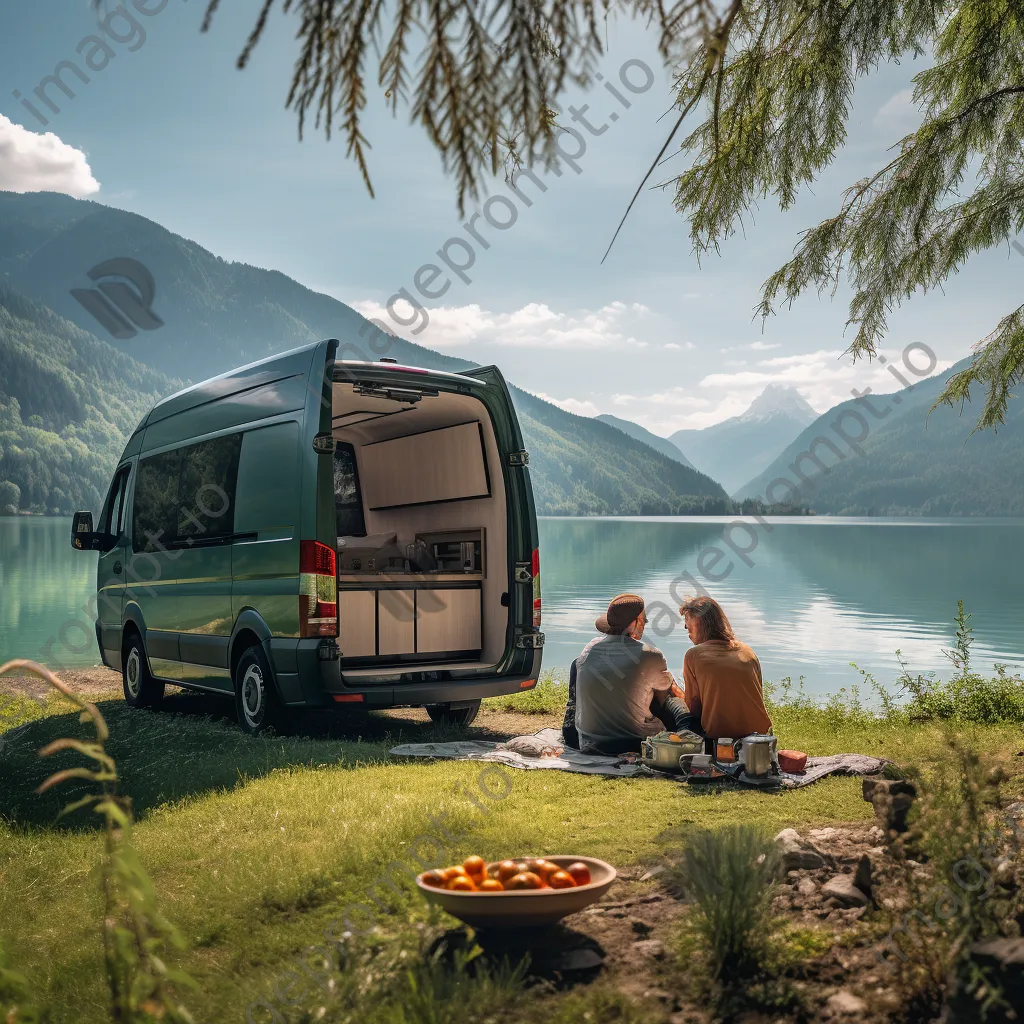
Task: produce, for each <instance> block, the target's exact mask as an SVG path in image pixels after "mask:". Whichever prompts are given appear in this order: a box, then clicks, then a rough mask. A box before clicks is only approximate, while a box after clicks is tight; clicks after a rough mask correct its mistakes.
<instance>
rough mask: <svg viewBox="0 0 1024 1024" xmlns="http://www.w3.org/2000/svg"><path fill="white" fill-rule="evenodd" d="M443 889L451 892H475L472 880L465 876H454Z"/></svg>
mask: <svg viewBox="0 0 1024 1024" xmlns="http://www.w3.org/2000/svg"><path fill="white" fill-rule="evenodd" d="M445 888H446V889H448V890H449V891H451V892H476V886H475V885H474V884H473V879H471V878H469V877H468V876H467V875H456V876H455V877H454V878H453V879H452V880H451V881H450V882H449V883H448V884H447V885H446V886H445Z"/></svg>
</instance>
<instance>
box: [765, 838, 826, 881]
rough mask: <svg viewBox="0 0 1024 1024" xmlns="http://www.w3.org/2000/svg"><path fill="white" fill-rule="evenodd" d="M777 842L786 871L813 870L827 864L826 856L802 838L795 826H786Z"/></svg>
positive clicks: (776, 839)
mask: <svg viewBox="0 0 1024 1024" xmlns="http://www.w3.org/2000/svg"><path fill="white" fill-rule="evenodd" d="M775 842H776V844H777V845H778V846H779V849H780V852H781V853H782V868H783V870H784V871H799V870H813V869H815V868H821V867H824V866H825V858H824V857H822V855H821V854H820V853H818V852H817V850H814V849H812V848H811V847H810V845H809V844H808V843H806V842H804V840H803V839H801V838H800V833H799V832H797V830H796V829H795V828H784V829H783V830H782V831H781V832H780V833H779V834H778V835H777V836H776V837H775Z"/></svg>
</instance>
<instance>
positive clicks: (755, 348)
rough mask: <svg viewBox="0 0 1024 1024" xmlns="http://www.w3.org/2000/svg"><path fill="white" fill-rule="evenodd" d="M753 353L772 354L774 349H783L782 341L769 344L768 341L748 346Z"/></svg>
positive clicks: (756, 342)
mask: <svg viewBox="0 0 1024 1024" xmlns="http://www.w3.org/2000/svg"><path fill="white" fill-rule="evenodd" d="M748 347H749V348H750V350H751V351H752V352H770V351H771V350H772V349H773V348H782V342H781V341H775V342H772V343H771V344H769V343H768V342H767V341H755V342H753V343H752V344H751V345H749V346H748Z"/></svg>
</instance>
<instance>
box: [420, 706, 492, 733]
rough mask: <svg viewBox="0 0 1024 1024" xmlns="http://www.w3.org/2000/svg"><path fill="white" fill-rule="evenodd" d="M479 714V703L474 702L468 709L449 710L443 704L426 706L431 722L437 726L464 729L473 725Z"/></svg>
mask: <svg viewBox="0 0 1024 1024" xmlns="http://www.w3.org/2000/svg"><path fill="white" fill-rule="evenodd" d="M479 713H480V701H478V700H475V701H473V703H472V704H470V705H469V707H464V708H450V707H446V706H445V705H444V704H428V705H427V714H428V715H429V716H430V720H431V721H432V722H437V724H438V725H454V726H458V727H459V728H460V729H465V728H467V727H468V726H470V725H472V724H473V721H474V719H475V718H476V716H477V715H478V714H479Z"/></svg>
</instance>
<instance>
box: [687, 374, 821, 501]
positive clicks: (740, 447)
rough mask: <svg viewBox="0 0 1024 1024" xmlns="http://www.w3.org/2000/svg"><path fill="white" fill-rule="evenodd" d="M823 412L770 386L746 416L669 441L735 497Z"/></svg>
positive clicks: (794, 393) (790, 390)
mask: <svg viewBox="0 0 1024 1024" xmlns="http://www.w3.org/2000/svg"><path fill="white" fill-rule="evenodd" d="M817 416H818V414H817V413H816V412H815V411H814V409H812V408H811V406H810V405H808V403H807V401H806V399H805V398H804V397H803V395H801V394H800V392H799V391H797V390H796V388H791V387H786V386H784V385H781V384H769V385H768V386H767V387H766V388H765V389H764V391H762V392H761V394H760V395H759V396H758V397H757V398H756V399H755V400H754V401H753V402H752V403H751V404H750V406H749V407H748V409H747V410H746V412H744V413H742V414H741V415H739V416H732V417H730V418H729V419H727V420H722V421H721V422H720V423H715V424H713V425H712V426H710V427H704V428H703V429H701V430H677V431H676V432H675V433H674V434H672V435H671V436H670V437H669V441H671V442H672V444H674V445H675V446H676V447H677V448H679V449H680V451H682V452H685V454H686V457H687V458H688V459H689V460H690V462H691V463H692V464H693V466H694V467H695V468H697V469H699V470H700V471H701V472H702V473H707V474H708V475H709V476H713V477H714V478H715V479H716V480H720V481H721V482H722V486H724V487H725V489H726V490H727V491H729V492H730V493H732V492H733V491H735V490H736V489H737V488H738V487H741V486H742V485H743V484H745V483H746V482H747V481H748V480H750V479H751V478H752V477H753V476H755V475H756V474H757V473H759V472H760V471H761V470H762V469H764V467H765V466H767V465H768V463H770V462H771V461H772V460H773V459H774V458H775V457H776V456H777V455H779V454H780V453H781V452H782V450H783V449H784V448H785V447H786V445H787V444H789V443H790V441H792V440H793V438H794V437H796V435H797V434H799V433H800V431H801V430H803V428H804V427H806V426H807V424H808V423H811V422H812V421H813V420H814V419H816V418H817Z"/></svg>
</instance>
